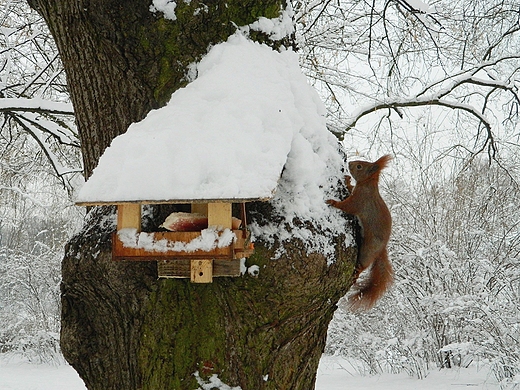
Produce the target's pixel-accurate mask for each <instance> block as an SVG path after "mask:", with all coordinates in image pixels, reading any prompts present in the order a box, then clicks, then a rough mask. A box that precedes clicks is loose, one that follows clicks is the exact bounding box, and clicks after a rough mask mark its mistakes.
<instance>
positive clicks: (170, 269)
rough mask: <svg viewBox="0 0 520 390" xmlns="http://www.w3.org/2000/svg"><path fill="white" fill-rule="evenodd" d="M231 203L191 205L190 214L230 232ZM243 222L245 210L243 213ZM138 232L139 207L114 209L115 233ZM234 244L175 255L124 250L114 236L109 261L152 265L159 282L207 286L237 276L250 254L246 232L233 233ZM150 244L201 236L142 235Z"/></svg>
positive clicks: (176, 252) (139, 228)
mask: <svg viewBox="0 0 520 390" xmlns="http://www.w3.org/2000/svg"><path fill="white" fill-rule="evenodd" d="M231 206H232V205H231V203H226V202H221V203H206V204H204V203H197V204H193V205H192V212H196V213H199V214H204V215H207V217H208V226H209V227H219V228H222V229H231V228H232V218H231ZM243 214H244V215H243V224H244V226H245V225H246V223H245V222H246V221H245V210H244V213H243ZM127 228H131V229H136V231H137V232H140V231H141V204H139V203H125V204H119V205H118V211H117V231H120V230H121V229H127ZM233 233H234V234H235V236H236V240H235V242H232V243H231V244H230V245H228V246H225V247H222V248H218V247H216V248H215V249H212V250H209V251H206V250H195V251H182V250H181V251H179V250H173V249H169V250H166V251H156V250H149V249H144V248H135V247H128V246H125V245H124V244H123V242H122V241H121V240H120V238H119V236H118V233H117V232H115V233H114V234H113V238H112V240H113V241H112V258H113V260H115V261H156V262H157V271H158V276H159V277H161V278H190V280H191V281H192V282H194V283H211V282H212V281H213V277H218V276H240V261H241V259H242V258H245V257H249V256H251V255H252V254H253V252H254V249H253V247H252V245H251V243H250V241H249V232H247V230H246V229H245V228H244V229H243V230H233ZM146 234H147V239H148V240H150V241H153V242H157V241H160V240H167V241H169V242H172V243H173V242H181V243H189V242H190V241H192V240H194V239H196V238H197V237H199V236H200V235H201V232H152V233H146Z"/></svg>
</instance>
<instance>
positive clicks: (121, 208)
mask: <svg viewBox="0 0 520 390" xmlns="http://www.w3.org/2000/svg"><path fill="white" fill-rule="evenodd" d="M125 228H133V229H137V231H138V232H140V231H141V205H140V204H139V203H123V204H119V205H117V230H121V229H125Z"/></svg>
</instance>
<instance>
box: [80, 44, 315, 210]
mask: <svg viewBox="0 0 520 390" xmlns="http://www.w3.org/2000/svg"><path fill="white" fill-rule="evenodd" d="M196 70H197V74H198V77H197V78H196V79H195V80H194V81H193V82H191V83H190V84H189V85H188V86H187V87H185V88H182V89H180V90H178V91H176V92H175V93H174V94H173V95H172V97H171V100H170V102H169V103H168V104H167V105H166V106H165V107H163V108H161V109H158V110H154V111H151V112H150V113H149V114H148V116H147V117H146V118H145V119H144V120H142V121H141V122H139V123H134V124H132V125H131V126H130V127H129V129H128V131H127V132H126V133H125V134H123V135H121V136H119V137H117V138H115V139H114V140H113V142H112V144H111V146H110V147H109V148H107V149H106V151H105V152H104V154H103V156H102V157H101V159H100V161H99V165H98V167H97V168H96V169H95V171H94V173H93V175H92V177H91V178H90V179H89V180H88V181H87V183H86V184H85V185H84V187H83V188H82V189H81V191H80V193H79V195H78V199H77V200H78V202H93V203H95V202H116V201H135V200H138V201H146V200H153V201H161V200H189V199H196V200H208V199H209V200H215V199H257V198H260V199H266V198H271V197H272V196H273V193H274V191H275V189H276V186H277V182H278V179H279V177H280V173H281V171H282V169H283V167H284V165H285V162H286V159H287V155H288V154H289V152H290V150H291V144H292V142H293V140H294V139H295V137H297V136H298V135H299V134H300V133H301V131H302V130H303V129H304V128H305V125H306V122H309V119H312V121H313V122H316V121H319V122H321V123H320V125H321V127H323V126H324V124H325V120H324V118H322V115H324V114H325V109H324V108H323V107H322V106H321V103H320V105H319V106H317V105H316V103H317V101H318V98H317V96H315V94H316V92H314V91H313V90H312V89H311V87H310V86H309V85H308V84H307V81H306V79H305V76H304V75H303V74H302V73H301V71H300V68H299V65H298V57H297V55H296V54H295V53H293V52H291V51H285V52H282V53H279V52H276V51H273V50H272V49H271V48H269V47H268V46H266V45H261V44H258V43H254V42H252V41H250V40H248V39H247V38H245V37H244V36H242V35H241V34H237V35H234V36H232V37H230V38H229V40H228V41H227V42H224V43H222V44H219V45H216V46H214V47H213V48H212V49H211V50H210V52H209V53H208V54H207V55H206V57H204V58H203V59H202V61H201V62H200V63H199V64H197V65H196ZM301 94H303V96H300V95H301ZM306 100H307V101H309V100H311V101H310V103H311V106H309V104H305V105H303V104H302V103H309V102H305V101H306ZM316 117H318V118H316Z"/></svg>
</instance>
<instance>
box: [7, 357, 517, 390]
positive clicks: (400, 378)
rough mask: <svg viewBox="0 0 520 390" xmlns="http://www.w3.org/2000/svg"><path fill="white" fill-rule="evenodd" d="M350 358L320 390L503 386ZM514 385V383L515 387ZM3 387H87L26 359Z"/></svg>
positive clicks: (326, 368)
mask: <svg viewBox="0 0 520 390" xmlns="http://www.w3.org/2000/svg"><path fill="white" fill-rule="evenodd" d="M350 367H351V366H350V365H349V364H348V362H347V361H346V360H345V359H343V358H341V357H336V356H324V357H323V358H322V360H321V363H320V367H319V370H318V381H317V385H316V389H317V390H344V389H347V388H348V389H349V390H365V389H366V390H369V389H370V390H397V389H399V390H416V389H422V390H447V389H450V390H453V389H461V388H471V389H475V390H488V389H499V388H500V386H499V385H498V384H497V382H496V380H494V378H492V377H488V372H487V370H484V369H482V370H478V369H477V368H475V367H473V368H468V369H460V370H442V371H434V372H431V373H430V374H429V375H428V376H427V377H426V378H425V379H423V380H417V379H413V378H409V377H408V376H407V375H405V374H400V375H392V374H385V375H378V376H360V375H358V374H355V373H354V372H353V371H352V370H351V368H350ZM513 388H514V387H511V389H513ZM0 389H1V390H85V386H84V384H83V382H82V381H81V379H80V378H79V377H78V375H77V374H76V372H75V371H74V370H73V369H72V368H71V367H69V366H66V365H62V366H58V367H56V366H50V365H38V364H29V363H23V362H0Z"/></svg>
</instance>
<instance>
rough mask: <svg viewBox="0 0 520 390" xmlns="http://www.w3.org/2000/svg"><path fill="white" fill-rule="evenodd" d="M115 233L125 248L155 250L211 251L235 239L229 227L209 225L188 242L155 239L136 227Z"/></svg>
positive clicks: (227, 244) (150, 234)
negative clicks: (220, 228) (217, 227)
mask: <svg viewBox="0 0 520 390" xmlns="http://www.w3.org/2000/svg"><path fill="white" fill-rule="evenodd" d="M117 235H118V237H119V239H120V240H121V242H122V243H123V246H125V247H127V248H137V249H145V250H147V251H155V252H167V251H177V252H181V251H182V252H195V251H198V250H201V251H211V250H213V249H215V248H224V247H226V246H229V245H230V244H231V242H233V241H235V240H236V236H235V233H233V231H232V230H230V229H224V230H223V231H220V230H217V229H216V228H214V227H209V228H207V229H204V230H202V231H201V232H200V236H198V237H196V238H194V239H193V240H191V241H190V242H180V241H169V240H166V239H162V240H158V241H156V240H155V239H154V235H153V234H152V233H144V232H141V233H139V232H137V229H132V228H126V229H121V230H118V232H117Z"/></svg>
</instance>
